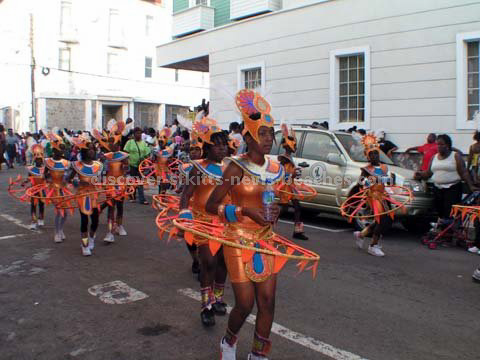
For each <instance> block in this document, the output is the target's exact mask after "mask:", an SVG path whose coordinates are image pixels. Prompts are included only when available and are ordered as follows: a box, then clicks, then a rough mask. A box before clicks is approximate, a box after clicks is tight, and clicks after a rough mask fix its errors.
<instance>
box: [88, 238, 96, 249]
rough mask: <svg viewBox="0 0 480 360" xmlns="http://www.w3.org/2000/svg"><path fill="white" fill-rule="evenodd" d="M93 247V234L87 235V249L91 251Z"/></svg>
mask: <svg viewBox="0 0 480 360" xmlns="http://www.w3.org/2000/svg"><path fill="white" fill-rule="evenodd" d="M94 248H95V236H93V237H90V236H89V237H88V249H89V250H90V251H92V250H93V249H94Z"/></svg>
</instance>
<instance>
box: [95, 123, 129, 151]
mask: <svg viewBox="0 0 480 360" xmlns="http://www.w3.org/2000/svg"><path fill="white" fill-rule="evenodd" d="M107 130H108V132H107V131H102V132H100V131H99V130H97V129H93V131H92V135H93V137H94V138H95V139H96V140H97V141H98V142H99V143H100V145H101V146H102V147H103V148H105V149H110V143H112V142H113V143H114V144H117V143H119V142H120V141H121V140H122V133H123V131H124V130H125V122H123V121H116V120H115V119H111V120H110V121H109V122H108V123H107Z"/></svg>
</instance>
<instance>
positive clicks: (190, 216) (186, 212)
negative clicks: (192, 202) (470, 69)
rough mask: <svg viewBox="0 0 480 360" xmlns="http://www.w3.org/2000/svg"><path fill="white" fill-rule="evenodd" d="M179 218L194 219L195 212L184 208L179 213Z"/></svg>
mask: <svg viewBox="0 0 480 360" xmlns="http://www.w3.org/2000/svg"><path fill="white" fill-rule="evenodd" d="M178 218H179V219H188V220H193V214H192V212H191V211H190V210H188V209H184V210H182V211H180V212H179V213H178Z"/></svg>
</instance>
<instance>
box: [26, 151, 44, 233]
mask: <svg viewBox="0 0 480 360" xmlns="http://www.w3.org/2000/svg"><path fill="white" fill-rule="evenodd" d="M32 153H33V165H31V166H27V170H28V174H29V179H30V182H31V185H32V186H36V185H41V184H45V163H44V157H45V155H44V152H43V147H42V145H40V144H35V145H33V146H32ZM37 204H38V208H39V214H38V217H37ZM30 214H31V216H32V223H31V224H30V230H36V229H37V226H44V225H45V223H44V214H45V204H44V200H42V199H37V198H31V199H30Z"/></svg>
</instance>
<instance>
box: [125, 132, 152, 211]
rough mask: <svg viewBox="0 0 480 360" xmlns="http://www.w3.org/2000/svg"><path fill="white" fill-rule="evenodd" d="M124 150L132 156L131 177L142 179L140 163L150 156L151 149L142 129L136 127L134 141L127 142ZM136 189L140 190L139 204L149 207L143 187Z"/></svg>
mask: <svg viewBox="0 0 480 360" xmlns="http://www.w3.org/2000/svg"><path fill="white" fill-rule="evenodd" d="M123 150H124V151H125V152H127V153H128V154H129V155H130V156H129V158H130V175H131V176H135V177H138V178H140V177H141V175H140V172H139V170H138V167H139V166H140V163H141V162H142V161H143V160H145V159H146V158H147V156H148V155H150V148H149V147H148V145H147V144H146V143H145V141H143V140H142V129H140V128H139V127H136V128H135V129H134V130H133V139H130V140H128V141H127V143H126V144H125V148H124V149H123ZM136 189H138V202H139V203H140V204H143V205H148V201H147V200H145V194H144V192H143V186H137V187H136ZM135 191H136V190H135Z"/></svg>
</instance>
